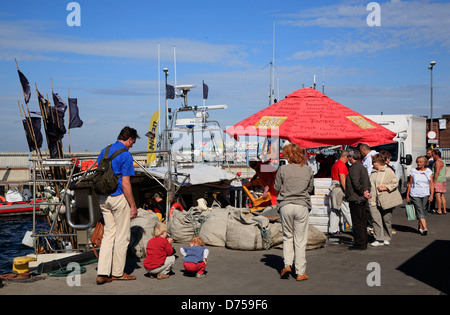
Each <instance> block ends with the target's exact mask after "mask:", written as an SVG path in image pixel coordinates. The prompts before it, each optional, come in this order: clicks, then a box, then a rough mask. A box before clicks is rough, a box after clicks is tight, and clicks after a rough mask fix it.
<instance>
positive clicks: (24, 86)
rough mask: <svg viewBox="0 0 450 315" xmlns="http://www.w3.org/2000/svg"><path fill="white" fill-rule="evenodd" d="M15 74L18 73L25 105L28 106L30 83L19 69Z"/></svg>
mask: <svg viewBox="0 0 450 315" xmlns="http://www.w3.org/2000/svg"><path fill="white" fill-rule="evenodd" d="M17 72H18V73H19V79H20V84H22V90H23V94H24V99H25V103H26V104H28V102H29V101H30V97H31V90H30V83H29V82H28V80H27V78H26V77H25V76H24V75H23V73H22V72H20V70H19V69H17Z"/></svg>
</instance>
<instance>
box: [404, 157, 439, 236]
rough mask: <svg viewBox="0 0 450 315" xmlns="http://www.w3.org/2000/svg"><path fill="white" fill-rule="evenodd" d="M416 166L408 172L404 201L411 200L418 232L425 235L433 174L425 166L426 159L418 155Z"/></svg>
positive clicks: (432, 190) (432, 191) (431, 198)
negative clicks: (417, 222) (417, 223)
mask: <svg viewBox="0 0 450 315" xmlns="http://www.w3.org/2000/svg"><path fill="white" fill-rule="evenodd" d="M416 163H417V167H416V168H412V169H411V171H410V172H409V183H408V190H407V192H406V202H408V203H409V202H410V201H411V202H412V204H413V205H414V209H415V210H416V217H417V219H418V220H419V227H418V230H419V232H420V234H422V235H427V233H428V229H427V221H426V219H427V214H428V206H429V202H431V201H432V200H433V193H434V181H433V174H432V172H431V170H430V169H429V168H427V164H428V159H427V158H426V157H425V156H419V157H418V158H417V159H416Z"/></svg>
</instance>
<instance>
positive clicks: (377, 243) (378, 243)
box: [370, 241, 384, 246]
mask: <svg viewBox="0 0 450 315" xmlns="http://www.w3.org/2000/svg"><path fill="white" fill-rule="evenodd" d="M383 245H384V243H380V242H378V241H375V242H372V243H370V246H383Z"/></svg>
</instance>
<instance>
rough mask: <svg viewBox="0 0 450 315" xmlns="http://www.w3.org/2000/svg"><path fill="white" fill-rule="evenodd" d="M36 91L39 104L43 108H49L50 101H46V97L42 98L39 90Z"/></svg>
mask: <svg viewBox="0 0 450 315" xmlns="http://www.w3.org/2000/svg"><path fill="white" fill-rule="evenodd" d="M36 91H37V94H38V101H39V104H40V105H41V106H43V107H44V108H47V107H48V106H49V104H48V101H47V100H46V99H45V97H44V96H42V94H41V93H40V92H39V91H38V89H36Z"/></svg>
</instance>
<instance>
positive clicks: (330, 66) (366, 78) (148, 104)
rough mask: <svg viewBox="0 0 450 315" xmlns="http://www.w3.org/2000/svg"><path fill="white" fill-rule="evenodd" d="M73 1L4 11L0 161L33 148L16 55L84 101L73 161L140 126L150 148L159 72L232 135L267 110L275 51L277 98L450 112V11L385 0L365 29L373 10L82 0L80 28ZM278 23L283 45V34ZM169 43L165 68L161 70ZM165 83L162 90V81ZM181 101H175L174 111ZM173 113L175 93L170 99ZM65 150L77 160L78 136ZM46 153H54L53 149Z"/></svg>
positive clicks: (37, 76) (23, 65) (261, 2)
mask: <svg viewBox="0 0 450 315" xmlns="http://www.w3.org/2000/svg"><path fill="white" fill-rule="evenodd" d="M69 2H71V1H63V0H47V1H31V0H28V1H24V0H16V1H8V2H4V3H2V6H1V8H0V108H1V113H2V114H1V115H0V134H1V136H2V144H1V145H0V151H26V150H27V149H28V148H27V144H26V139H25V134H24V131H23V127H22V124H21V121H20V112H19V108H18V105H17V101H18V100H19V101H20V103H22V104H23V103H24V101H23V95H22V90H21V86H20V83H19V78H18V75H17V71H16V65H15V62H14V58H16V59H17V61H18V64H19V68H20V70H21V71H22V72H23V73H24V74H25V75H26V77H27V78H28V80H29V81H30V85H31V91H32V96H31V101H30V103H29V104H28V106H29V108H30V110H37V108H38V103H37V98H36V91H35V83H36V84H37V86H38V89H39V91H41V93H48V94H49V97H50V99H51V84H50V78H51V79H52V81H53V89H54V91H55V92H57V93H58V94H59V95H60V96H61V97H63V99H67V95H68V90H69V89H70V97H76V98H78V105H79V110H80V117H81V119H82V120H83V121H84V125H83V127H82V128H77V129H71V149H72V151H78V152H79V151H83V150H89V151H98V150H100V149H101V148H103V147H104V146H105V145H106V144H108V143H110V142H113V141H114V140H115V139H116V137H117V134H118V132H119V131H120V129H121V128H122V127H123V126H125V125H130V126H132V127H135V128H136V129H137V130H138V133H139V134H140V135H141V139H140V140H138V142H137V143H136V145H135V146H134V147H133V150H146V142H147V140H146V137H145V136H144V134H145V133H146V131H147V130H148V126H149V122H150V118H151V115H152V114H153V113H154V112H155V111H156V110H157V109H158V103H159V98H158V75H159V76H160V78H161V80H162V82H163V79H164V73H163V71H162V68H164V67H166V68H168V69H169V73H170V76H169V84H174V78H175V76H174V46H175V47H176V61H177V63H176V68H177V69H176V70H177V71H176V75H177V84H195V85H196V86H197V88H196V89H194V90H193V91H191V92H190V94H189V104H190V105H201V103H202V89H201V84H202V80H204V81H205V83H206V84H208V86H209V98H208V100H207V102H206V103H207V104H209V105H214V104H227V105H228V109H227V110H224V111H213V112H211V113H210V117H211V118H213V119H216V120H219V121H220V123H221V125H222V127H223V129H225V128H226V127H227V126H231V125H233V124H235V123H237V122H239V121H240V120H242V119H244V118H246V117H248V116H250V115H251V114H253V113H255V112H256V111H258V110H260V109H262V108H264V107H266V106H267V105H268V102H269V101H268V93H269V78H270V77H269V76H270V68H269V66H268V65H269V62H270V61H271V60H272V53H273V47H275V59H274V61H275V78H276V80H275V83H276V86H275V97H277V96H278V95H279V97H280V98H283V97H284V96H285V95H287V94H290V93H292V92H293V91H295V90H297V89H299V88H301V87H302V85H304V86H305V87H309V86H311V85H312V84H313V80H314V75H316V81H317V88H318V89H319V90H322V82H323V81H324V82H325V94H327V95H328V96H329V97H331V98H332V99H334V100H336V101H338V102H340V103H342V104H343V105H345V106H347V107H350V108H352V109H353V110H355V111H357V112H359V113H361V114H380V113H381V112H383V113H384V114H414V115H428V116H429V115H430V70H428V65H429V63H430V61H432V60H435V61H436V62H437V64H436V66H435V67H434V70H433V83H434V84H433V87H434V100H433V116H434V117H435V118H436V117H440V116H441V115H442V114H450V106H449V103H450V101H449V99H450V98H449V96H450V77H449V74H450V72H449V71H448V70H449V50H450V37H449V36H448V34H450V19H449V16H450V3H449V2H447V1H431V0H430V1H398V0H392V1H378V2H377V3H378V4H379V5H380V9H381V10H380V21H381V26H373V27H369V26H368V24H367V21H366V18H367V16H368V15H369V13H370V12H369V11H368V10H367V5H368V4H369V3H370V1H351V0H349V1H345V0H342V1H339V0H338V1H325V0H322V1H298V0H295V1H294V0H280V1H266V0H258V1H250V0H241V1H235V0H229V1H211V0H210V1H203V0H200V1H198V0H194V1H190V2H187V1H177V0H174V1H153V0H147V1H144V0H129V1H100V0H89V1H88V0H79V1H76V2H77V3H78V4H79V5H80V8H81V14H80V21H81V25H80V26H72V27H70V26H68V25H67V22H66V18H67V16H68V15H69V14H70V13H71V11H68V10H66V7H67V4H68V3H69ZM274 25H275V46H273V30H274ZM158 45H159V47H160V58H161V62H160V68H158ZM162 86H163V84H162ZM180 105H181V100H180V99H175V100H171V101H169V106H170V107H172V108H175V107H178V106H180ZM161 106H162V107H164V96H163V95H161ZM63 144H64V147H65V151H66V152H67V147H68V137H67V135H66V136H65V137H64V140H63ZM44 147H46V144H45V142H44Z"/></svg>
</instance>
